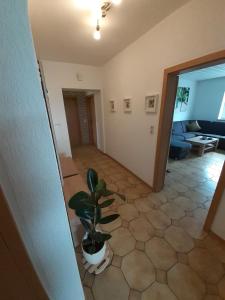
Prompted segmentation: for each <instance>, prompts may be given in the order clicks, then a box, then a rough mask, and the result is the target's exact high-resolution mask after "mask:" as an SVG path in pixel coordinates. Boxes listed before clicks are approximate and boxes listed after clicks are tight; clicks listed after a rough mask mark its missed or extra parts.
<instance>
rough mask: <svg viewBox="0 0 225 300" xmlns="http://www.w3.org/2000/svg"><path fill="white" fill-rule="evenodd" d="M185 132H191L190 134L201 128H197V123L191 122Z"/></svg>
mask: <svg viewBox="0 0 225 300" xmlns="http://www.w3.org/2000/svg"><path fill="white" fill-rule="evenodd" d="M187 130H188V131H192V132H194V131H199V130H201V127H200V126H199V124H198V121H193V122H191V123H189V124H187Z"/></svg>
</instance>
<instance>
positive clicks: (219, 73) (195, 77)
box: [180, 64, 225, 81]
mask: <svg viewBox="0 0 225 300" xmlns="http://www.w3.org/2000/svg"><path fill="white" fill-rule="evenodd" d="M180 77H181V78H182V79H186V80H190V81H200V80H206V79H213V78H218V77H225V64H220V65H216V66H212V67H208V68H204V69H200V70H196V71H192V72H188V73H185V74H182V75H180Z"/></svg>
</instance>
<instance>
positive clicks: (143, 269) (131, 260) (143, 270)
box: [121, 250, 155, 291]
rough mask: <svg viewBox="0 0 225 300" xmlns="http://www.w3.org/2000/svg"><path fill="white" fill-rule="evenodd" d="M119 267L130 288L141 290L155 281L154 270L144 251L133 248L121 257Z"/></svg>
mask: <svg viewBox="0 0 225 300" xmlns="http://www.w3.org/2000/svg"><path fill="white" fill-rule="evenodd" d="M121 269H122V271H123V274H124V276H125V278H126V280H127V282H128V283H129V285H130V287H131V288H132V289H135V290H138V291H143V290H144V289H146V288H147V287H148V286H149V285H150V284H152V283H153V282H154V281H155V270H154V267H153V265H152V263H151V262H150V260H149V259H148V258H147V256H146V255H145V253H144V252H142V251H138V250H134V251H132V252H131V253H130V254H128V255H127V256H125V257H124V258H123V261H122V266H121Z"/></svg>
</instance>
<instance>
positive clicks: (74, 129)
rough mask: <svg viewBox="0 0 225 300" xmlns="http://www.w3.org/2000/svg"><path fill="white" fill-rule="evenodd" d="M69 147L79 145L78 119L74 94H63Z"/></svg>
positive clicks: (72, 147)
mask: <svg viewBox="0 0 225 300" xmlns="http://www.w3.org/2000/svg"><path fill="white" fill-rule="evenodd" d="M63 98H64V106H65V112H66V120H67V126H68V132H69V138H70V146H71V149H74V148H75V147H76V146H79V145H81V133H80V121H79V113H78V106H77V100H76V97H75V96H66V95H64V96H63Z"/></svg>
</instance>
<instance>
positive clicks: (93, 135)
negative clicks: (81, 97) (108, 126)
mask: <svg viewBox="0 0 225 300" xmlns="http://www.w3.org/2000/svg"><path fill="white" fill-rule="evenodd" d="M86 102H87V115H88V128H89V143H90V144H91V145H95V146H96V145H97V132H96V114H95V101H94V95H90V96H87V97H86Z"/></svg>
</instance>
